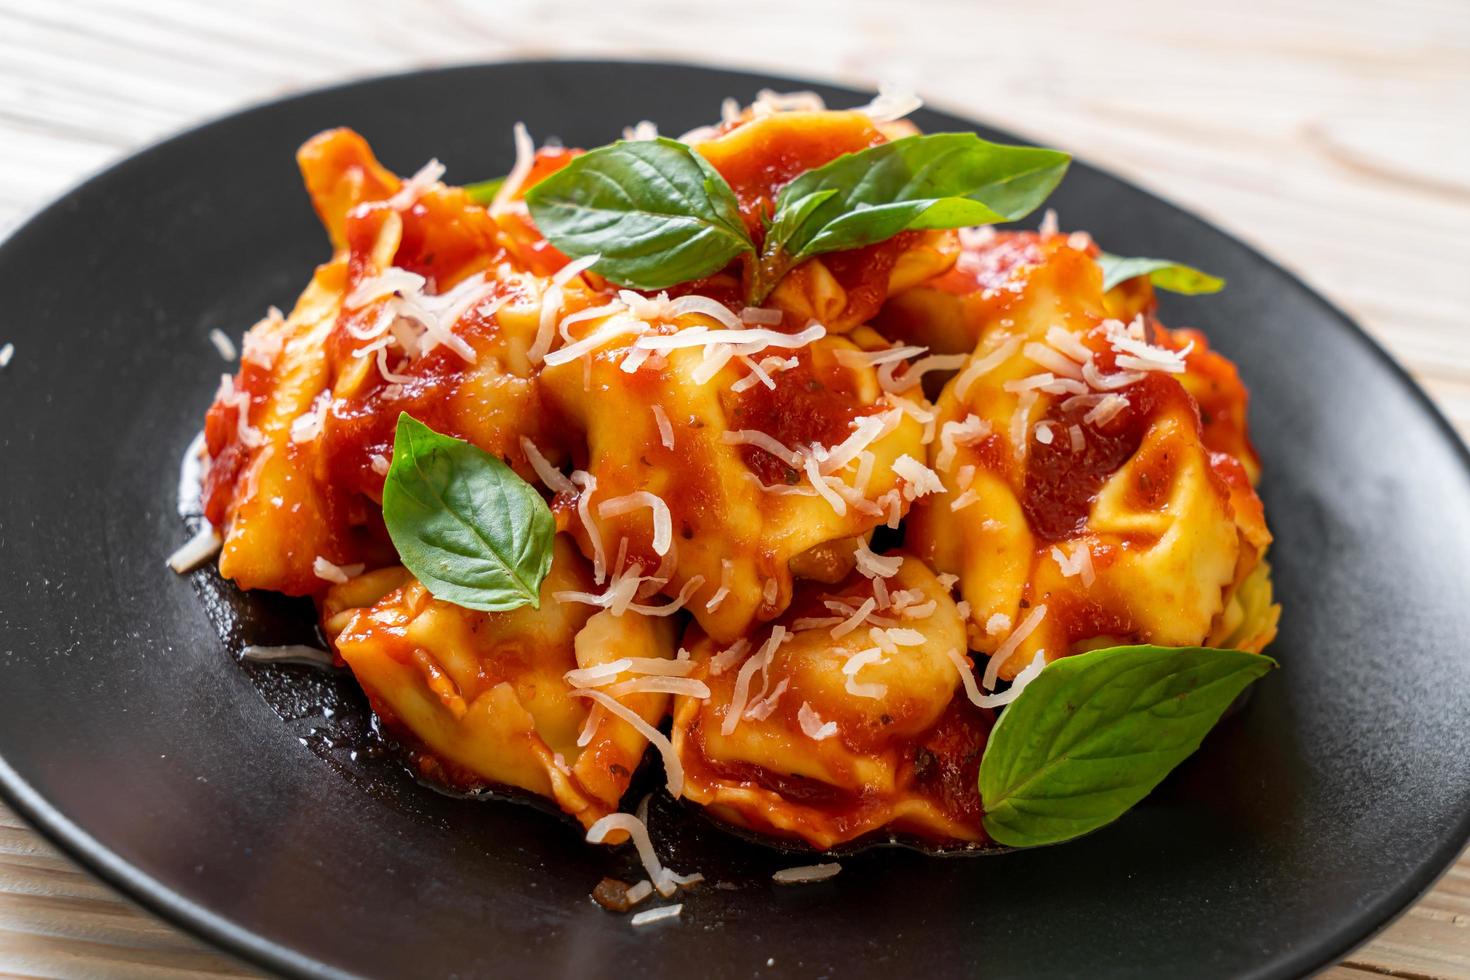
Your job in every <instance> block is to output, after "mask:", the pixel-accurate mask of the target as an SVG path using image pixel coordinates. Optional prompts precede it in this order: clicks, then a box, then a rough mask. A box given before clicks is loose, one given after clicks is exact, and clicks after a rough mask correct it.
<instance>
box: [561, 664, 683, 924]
mask: <svg viewBox="0 0 1470 980" xmlns="http://www.w3.org/2000/svg"><path fill="white" fill-rule="evenodd" d="M571 694H572V696H573V697H579V698H591V699H592V700H593V701H595V702H597V703H598V704H600V705H602V708H603V710H605V711H606V712H608V714H611V715H616V716H617V717H618V718H621V719H622V720H623V721H626V722H627V723H628V724H630V725H632V726H633V727H634V728H635V729H636V730H637V731H638V734H640V735H642V736H643V737H644V738H646V739H648V743H649V744H650V745H652V746H653V747H654V748H655V749H657V750H658V753H659V755H661V756H662V757H663V760H664V776H665V778H666V780H667V786H668V790H669V795H670V796H672V797H673V798H674V799H676V800H677V799H678V798H679V797H681V796H683V795H684V764H683V763H682V762H680V761H679V754H678V753H677V752H675V751H674V745H673V743H672V742H670V741H669V739H668V736H667V735H665V734H664V733H663V732H661V731H659V730H658V729H657V728H654V727H653V726H652V725H650V724H649V723H648V722H646V721H644V720H643V716H642V715H640V714H638V712H636V711H634V710H633V709H632V708H629V707H628V706H627V705H625V704H623V703H622V702H621V701H619V700H618V699H617V698H614V697H610V696H608V695H607V694H604V693H603V692H602V691H598V690H594V689H592V688H585V687H579V688H573V689H572V691H571ZM604 819H606V818H604ZM601 822H602V821H598V823H601ZM593 826H594V827H596V826H597V825H596V824H593ZM639 826H642V825H641V824H640V825H639ZM624 829H627V828H624ZM645 832H646V831H645ZM630 833H631V831H630ZM591 834H592V832H591V831H588V836H587V839H588V840H591V841H592V843H594V844H597V843H600V841H595V840H592V836H591ZM639 850H640V851H641V850H642V848H640V849H639ZM644 864H645V866H647V862H646V861H645V862H644ZM649 878H650V879H652V880H653V882H654V885H655V886H657V885H658V883H659V880H658V878H656V877H654V871H653V868H651V867H650V868H649ZM659 894H660V895H671V894H673V892H665V891H664V890H663V888H661V887H660V888H659Z"/></svg>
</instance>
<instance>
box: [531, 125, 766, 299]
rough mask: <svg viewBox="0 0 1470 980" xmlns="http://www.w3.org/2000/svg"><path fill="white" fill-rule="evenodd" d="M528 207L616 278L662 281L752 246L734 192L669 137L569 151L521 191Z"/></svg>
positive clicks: (568, 249) (565, 243)
mask: <svg viewBox="0 0 1470 980" xmlns="http://www.w3.org/2000/svg"><path fill="white" fill-rule="evenodd" d="M526 204H527V205H528V206H529V207H530V209H531V217H532V219H533V220H534V221H535V222H536V227H537V228H539V229H540V230H541V234H543V235H545V236H546V238H547V240H548V241H550V242H551V244H553V245H555V246H556V247H557V248H558V249H559V250H560V251H561V252H562V253H563V254H565V255H568V256H571V257H572V258H580V257H582V256H586V255H600V256H601V258H600V259H598V261H597V264H596V265H594V266H593V269H594V270H596V271H597V272H598V273H599V274H601V275H603V276H605V277H607V278H608V279H610V280H612V281H613V282H615V283H619V284H621V285H624V286H633V287H635V288H638V289H665V288H667V287H669V286H673V285H676V284H678V283H681V282H688V281H689V280H691V279H699V278H701V277H703V276H708V275H712V274H713V273H716V272H718V271H720V270H721V269H723V268H724V267H725V266H727V265H729V264H730V262H731V260H733V259H734V258H735V257H736V256H738V255H740V254H741V253H742V252H747V251H751V250H753V249H754V247H755V246H754V245H752V244H751V241H750V236H749V235H747V234H746V231H745V225H744V224H743V223H742V222H741V219H740V205H739V203H738V202H737V201H736V200H735V192H734V191H732V190H731V189H730V185H729V184H727V183H725V180H724V178H722V177H721V176H720V175H719V174H718V173H716V172H715V169H714V168H713V167H711V166H710V165H709V164H708V163H706V162H705V159H704V157H702V156H700V155H699V154H698V153H695V152H694V151H693V150H691V149H690V148H689V147H688V146H686V145H685V144H683V143H679V142H676V141H674V140H671V139H663V138H659V139H653V140H631V141H630V140H619V141H618V142H616V143H613V144H611V145H610V146H604V147H600V148H599V149H596V150H592V151H591V152H590V153H584V154H582V155H581V156H579V157H576V158H575V159H573V160H572V161H571V162H570V163H568V164H567V165H566V166H565V167H563V168H562V169H561V170H558V171H557V172H556V173H554V174H552V175H551V176H549V177H547V178H546V179H545V180H543V181H541V182H540V183H538V184H536V185H535V186H534V187H532V188H531V189H530V190H529V191H527V192H526Z"/></svg>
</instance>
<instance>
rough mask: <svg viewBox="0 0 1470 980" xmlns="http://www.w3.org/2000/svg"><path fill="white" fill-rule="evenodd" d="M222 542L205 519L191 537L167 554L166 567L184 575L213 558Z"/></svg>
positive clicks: (212, 526)
mask: <svg viewBox="0 0 1470 980" xmlns="http://www.w3.org/2000/svg"><path fill="white" fill-rule="evenodd" d="M222 544H223V542H222V541H221V540H220V536H219V532H218V531H216V530H215V529H214V525H213V524H210V523H209V522H208V521H205V522H204V523H203V524H201V525H200V527H199V530H198V531H197V532H196V533H195V535H194V536H193V537H192V538H190V539H189V540H188V541H186V542H185V543H184V544H183V545H182V546H180V547H179V549H178V550H177V551H175V552H174V553H173V554H171V555H169V556H168V567H169V568H172V569H173V570H174V571H175V572H177V573H178V574H180V575H185V574H187V573H189V572H192V571H193V570H194V569H196V568H198V567H199V566H200V565H203V564H204V563H205V562H206V561H208V560H209V559H211V558H213V557H214V556H215V554H217V553H218V552H219V549H220V546H221V545H222Z"/></svg>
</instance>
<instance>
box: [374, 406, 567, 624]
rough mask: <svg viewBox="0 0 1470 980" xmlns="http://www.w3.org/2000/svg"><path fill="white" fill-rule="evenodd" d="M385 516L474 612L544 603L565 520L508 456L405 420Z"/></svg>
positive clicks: (411, 557) (425, 566)
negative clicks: (559, 523) (555, 541)
mask: <svg viewBox="0 0 1470 980" xmlns="http://www.w3.org/2000/svg"><path fill="white" fill-rule="evenodd" d="M383 523H384V524H385V525H387V528H388V536H389V538H391V539H392V541H393V547H394V548H396V549H397V550H398V557H399V559H400V560H401V561H402V562H403V565H404V567H405V568H407V569H408V570H409V571H410V572H412V573H413V574H414V576H415V577H416V578H417V579H418V580H419V581H420V582H422V583H423V584H424V587H425V588H427V589H428V590H429V592H431V593H432V594H433V595H434V596H436V597H438V598H440V599H443V600H445V601H446V602H452V603H454V604H455V605H457V606H464V607H465V608H467V609H480V610H484V611H486V612H504V611H506V610H510V609H516V608H519V607H520V606H524V605H530V606H531V607H532V608H533V609H539V608H541V583H542V581H543V580H544V579H545V578H546V573H547V571H548V570H549V569H550V568H551V552H552V547H551V542H552V538H553V537H554V535H555V530H556V529H555V522H554V521H553V519H552V516H551V510H550V508H548V507H547V506H546V501H544V500H543V499H541V495H540V494H539V493H538V492H537V491H536V489H535V488H534V487H532V486H531V485H530V484H528V483H526V481H524V480H522V479H521V478H520V477H519V476H517V475H516V474H515V471H514V470H512V469H511V468H510V467H509V466H506V465H505V464H504V463H503V462H501V461H500V460H499V459H496V458H495V457H494V456H492V455H490V454H489V453H487V452H485V451H484V450H482V449H480V448H478V447H476V446H472V445H470V444H469V443H467V442H464V441H463V440H460V439H455V438H452V437H450V436H446V435H441V434H440V433H438V432H435V431H434V430H433V429H430V428H429V427H428V426H426V425H424V424H423V423H421V422H419V421H418V420H416V419H414V418H412V417H411V416H409V415H408V413H406V412H405V413H402V414H400V415H399V417H398V428H397V431H396V432H395V434H394V439H393V461H392V463H391V464H390V466H389V467H388V476H387V479H386V480H385V482H384V484H383Z"/></svg>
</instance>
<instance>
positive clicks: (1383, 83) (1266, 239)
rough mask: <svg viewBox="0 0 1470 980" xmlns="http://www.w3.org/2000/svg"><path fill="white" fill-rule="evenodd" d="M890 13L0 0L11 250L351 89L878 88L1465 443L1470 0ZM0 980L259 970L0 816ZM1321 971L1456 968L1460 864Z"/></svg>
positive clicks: (458, 3)
mask: <svg viewBox="0 0 1470 980" xmlns="http://www.w3.org/2000/svg"><path fill="white" fill-rule="evenodd" d="M903 9H906V8H905V7H903V6H901V5H899V4H897V3H894V2H892V0H818V2H805V3H798V2H792V0H746V2H745V3H742V4H739V5H731V4H716V3H703V2H695V0H620V2H611V0H601V2H597V3H595V4H594V3H590V2H582V3H579V2H575V0H502V2H496V3H472V2H469V0H432V2H421V3H397V2H390V0H316V2H312V3H303V2H300V0H256V2H250V3H235V4H204V3H194V2H189V0H89V2H85V3H42V4H38V3H35V2H22V0H0V235H3V234H4V233H5V232H7V231H8V230H10V229H11V228H13V227H15V226H16V225H18V224H19V223H20V222H21V221H23V220H24V218H25V217H26V215H27V214H29V213H30V212H32V211H33V210H35V209H36V208H38V207H39V206H41V205H43V204H44V203H45V202H46V201H48V200H50V199H51V198H53V197H55V196H56V195H58V194H60V193H61V192H62V191H64V190H65V189H66V188H67V187H68V186H69V185H71V184H72V183H74V182H76V181H77V180H78V179H80V178H81V177H83V176H85V175H87V174H89V173H91V172H94V171H96V170H98V169H100V168H101V167H103V166H105V165H106V164H108V163H110V162H112V161H114V160H116V159H118V158H119V157H121V156H123V155H125V154H127V153H129V152H131V151H132V150H134V149H136V148H137V147H139V146H141V145H143V144H146V143H148V142H150V141H152V140H155V139H158V138H160V137H162V136H165V135H168V134H169V133H171V132H174V131H176V130H179V129H181V128H184V127H186V126H189V125H192V124H194V123H197V122H199V121H200V120H202V119H206V118H209V117H212V116H216V115H219V114H222V113H225V112H228V111H230V110H232V109H235V108H237V107H239V106H241V105H244V104H246V103H250V102H255V101H258V100H261V99H266V98H271V97H275V96H279V95H282V94H285V93H288V92H292V91H296V90H299V89H302V88H307V87H311V86H314V85H318V84H324V83H327V82H335V81H340V80H343V79H347V78H353V77H360V76H364V75H371V74H377V73H381V72H387V71H396V70H403V69H407V68H412V67H417V66H424V65H434V64H445V63H455V62H466V61H479V60H494V59H504V58H526V57H545V56H557V57H567V56H584V57H603V56H610V57H651V58H662V59H679V60H690V59H697V60H702V61H708V62H715V63H728V64H733V65H739V66H746V67H753V68H765V69H769V70H772V71H778V72H785V73H791V74H803V73H806V74H811V75H818V76H828V77H832V78H835V79H839V80H843V81H849V82H853V83H859V84H866V85H871V84H873V83H874V82H876V81H877V80H879V79H884V78H889V79H895V80H898V81H902V82H905V83H907V84H910V85H912V86H913V87H914V88H916V89H918V90H919V91H922V92H923V93H925V95H926V96H928V97H929V98H930V99H931V101H932V102H934V103H935V104H936V105H938V106H940V107H943V108H951V109H955V110H957V111H960V112H964V113H969V114H972V115H976V116H980V117H983V118H985V119H987V120H990V121H992V122H994V123H995V124H997V125H999V126H1002V127H1005V128H1008V129H1011V130H1014V131H1016V132H1018V133H1022V134H1025V135H1028V136H1032V137H1034V138H1037V139H1038V140H1041V141H1043V142H1045V143H1048V144H1049V145H1055V146H1061V147H1063V148H1066V149H1069V150H1072V151H1074V152H1076V153H1077V154H1079V155H1080V156H1083V157H1085V158H1087V159H1088V160H1091V161H1095V162H1097V163H1099V164H1101V165H1103V166H1106V167H1109V168H1111V169H1113V170H1115V171H1117V172H1119V173H1121V174H1123V175H1126V176H1128V177H1131V178H1133V179H1136V180H1138V181H1139V182H1140V183H1143V184H1145V185H1146V186H1149V187H1150V188H1153V189H1155V190H1157V191H1159V192H1160V193H1162V194H1164V195H1165V196H1166V197H1169V198H1171V199H1173V200H1174V201H1176V202H1178V203H1180V204H1182V205H1184V206H1185V207H1188V208H1190V209H1192V210H1194V211H1196V212H1198V213H1200V214H1202V215H1204V216H1205V217H1207V218H1209V219H1211V220H1213V221H1215V222H1216V223H1218V224H1220V225H1221V226H1223V227H1225V228H1227V229H1229V230H1230V231H1232V232H1234V233H1236V234H1237V235H1239V236H1240V237H1242V238H1244V239H1246V240H1247V241H1249V242H1251V243H1252V244H1254V245H1256V246H1257V247H1259V248H1261V249H1262V250H1263V251H1265V252H1266V253H1267V254H1269V255H1271V256H1273V257H1274V258H1276V259H1278V260H1279V261H1281V262H1282V263H1283V264H1284V265H1286V266H1287V267H1289V268H1291V269H1292V270H1293V271H1295V272H1297V273H1299V274H1301V275H1302V276H1303V277H1304V278H1305V279H1306V280H1307V281H1308V282H1310V283H1312V284H1313V285H1315V286H1316V287H1317V288H1319V289H1320V290H1321V291H1322V292H1324V293H1325V294H1326V295H1327V296H1328V297H1329V298H1331V299H1332V300H1333V301H1334V302H1336V303H1338V304H1339V305H1340V306H1342V307H1343V308H1344V309H1346V310H1347V311H1348V312H1349V313H1350V314H1352V315H1353V316H1354V317H1356V318H1357V319H1358V320H1359V321H1360V322H1361V323H1362V324H1363V325H1364V326H1365V327H1367V329H1368V330H1369V332H1371V333H1372V334H1373V335H1374V337H1376V338H1377V339H1378V340H1379V341H1380V342H1381V343H1383V344H1384V346H1386V347H1387V348H1388V349H1389V350H1390V351H1391V352H1392V353H1393V354H1394V355H1395V356H1396V357H1397V358H1399V360H1400V361H1402V362H1403V363H1404V364H1405V365H1406V366H1407V367H1408V368H1409V370H1410V371H1411V372H1412V373H1413V374H1414V375H1415V377H1417V378H1418V379H1419V380H1420V382H1421V383H1423V384H1424V385H1425V387H1426V388H1427V389H1428V390H1429V391H1430V393H1431V394H1432V395H1433V396H1434V397H1435V398H1436V400H1437V401H1438V403H1439V404H1440V406H1441V407H1442V408H1443V409H1444V411H1445V412H1446V414H1447V415H1448V416H1449V417H1450V418H1451V420H1452V421H1453V422H1454V423H1455V425H1456V426H1457V427H1458V428H1459V430H1460V431H1461V433H1462V434H1464V433H1470V329H1467V328H1470V306H1467V301H1466V295H1467V290H1466V282H1467V279H1470V274H1467V261H1470V260H1467V255H1470V123H1467V120H1470V4H1467V3H1466V2H1465V0H1396V2H1394V3H1393V4H1391V5H1390V4H1379V3H1371V2H1344V0H1272V2H1252V3H1235V4H1229V5H1216V4H1180V3H1177V2H1173V0H1112V2H1109V3H1091V2H1087V0H1074V2H1056V0H1045V2H1029V3H1011V4H1007V5H1005V6H1003V7H1002V6H1000V5H995V4H989V3H976V2H972V0H933V2H927V3H925V4H924V5H923V12H924V13H923V16H917V17H916V16H901V15H900V13H899V11H900V10H903ZM908 9H916V8H908ZM732 11H739V16H738V17H732ZM711 108H712V110H713V107H711ZM432 151H433V148H432V147H425V150H424V152H425V156H428V155H430V154H431V153H432ZM1063 219H1064V221H1065V215H1064V216H1063ZM4 340H5V338H4V337H3V336H0V343H3V342H4ZM24 356H25V352H24V351H23V350H18V351H17V352H16V357H24ZM0 974H6V975H15V976H36V977H108V978H111V977H123V978H131V977H173V976H181V977H182V976H218V977H250V976H256V975H257V974H256V973H255V972H253V971H251V970H249V969H248V968H244V967H241V966H239V965H238V964H236V963H235V962H234V961H232V960H230V959H227V958H226V957H224V956H221V955H219V954H216V953H214V952H211V951H210V950H208V949H206V948H205V947H204V946H203V945H202V944H200V943H198V942H197V941H195V940H193V939H191V938H189V937H187V936H184V935H183V934H181V933H180V932H178V931H177V930H175V929H172V928H171V927H169V926H166V925H164V924H162V923H160V922H158V921H157V920H155V919H153V918H152V917H150V916H148V915H146V914H144V913H142V912H139V911H137V910H135V909H134V908H133V907H132V906H131V905H129V904H128V903H126V902H125V901H123V900H122V899H120V898H118V897H117V896H116V895H115V894H114V893H112V892H111V891H110V890H109V889H107V888H106V887H105V886H103V885H101V884H99V883H97V882H96V881H94V880H93V879H91V878H90V877H88V876H87V875H86V874H85V873H83V872H81V871H80V870H78V869H77V868H76V867H75V866H74V865H73V864H71V863H70V862H69V861H68V860H66V859H65V858H63V857H61V856H59V855H58V854H57V853H56V852H55V851H54V850H52V849H51V848H50V847H49V846H48V845H47V844H45V843H44V842H43V841H41V839H40V838H39V837H38V836H37V835H36V834H35V833H33V832H32V831H30V830H29V829H27V828H26V827H25V826H24V825H23V824H22V823H21V822H20V821H19V820H18V819H17V818H16V817H15V816H14V815H13V814H11V813H9V812H8V811H5V810H4V809H3V808H0ZM1326 975H1327V976H1329V977H1331V978H1333V980H1367V978H1368V977H1370V976H1385V975H1388V976H1399V977H1461V978H1470V859H1467V858H1464V857H1462V859H1461V861H1460V863H1459V864H1458V865H1457V866H1456V867H1455V868H1454V869H1452V870H1451V872H1450V873H1449V874H1448V875H1447V876H1446V877H1445V878H1444V879H1443V880H1442V881H1441V882H1440V884H1439V885H1438V887H1436V888H1435V889H1434V890H1433V891H1432V892H1431V893H1430V894H1429V895H1428V896H1426V897H1425V898H1424V899H1423V900H1422V901H1421V902H1419V903H1418V904H1417V905H1416V906H1415V907H1414V908H1412V909H1411V910H1410V911H1409V912H1408V913H1407V914H1406V915H1405V916H1404V917H1403V918H1402V919H1400V920H1399V921H1398V922H1397V923H1396V924H1395V925H1393V926H1392V927H1390V928H1389V929H1388V930H1387V931H1385V932H1384V933H1383V934H1382V935H1380V936H1379V937H1377V938H1376V939H1375V940H1374V941H1373V942H1371V943H1370V944H1368V945H1367V946H1365V947H1364V948H1362V949H1360V950H1358V951H1356V952H1355V953H1353V954H1352V955H1351V956H1350V957H1349V958H1348V960H1347V961H1346V962H1345V963H1344V964H1343V965H1341V966H1338V967H1336V968H1334V969H1332V970H1330V971H1329V972H1328V973H1327V974H1326Z"/></svg>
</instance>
